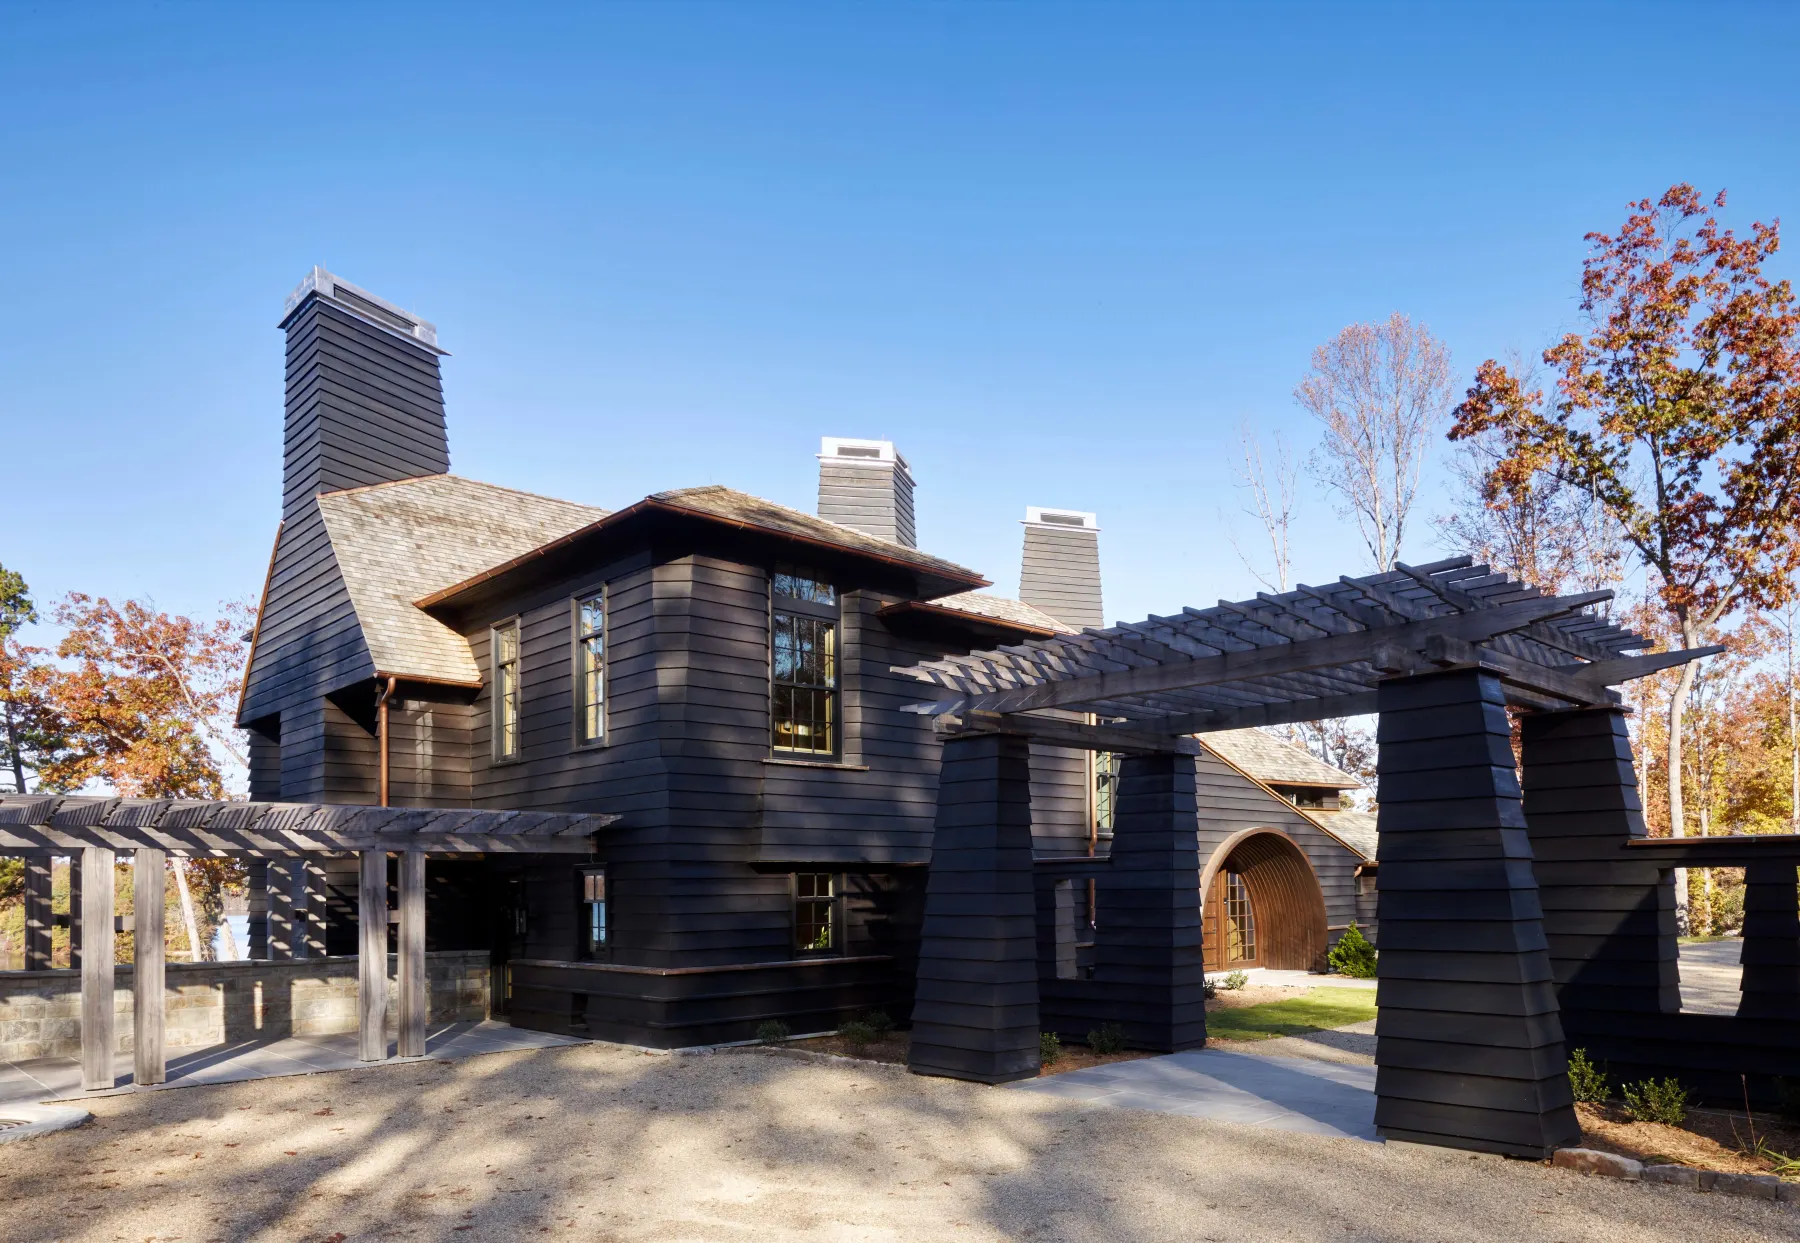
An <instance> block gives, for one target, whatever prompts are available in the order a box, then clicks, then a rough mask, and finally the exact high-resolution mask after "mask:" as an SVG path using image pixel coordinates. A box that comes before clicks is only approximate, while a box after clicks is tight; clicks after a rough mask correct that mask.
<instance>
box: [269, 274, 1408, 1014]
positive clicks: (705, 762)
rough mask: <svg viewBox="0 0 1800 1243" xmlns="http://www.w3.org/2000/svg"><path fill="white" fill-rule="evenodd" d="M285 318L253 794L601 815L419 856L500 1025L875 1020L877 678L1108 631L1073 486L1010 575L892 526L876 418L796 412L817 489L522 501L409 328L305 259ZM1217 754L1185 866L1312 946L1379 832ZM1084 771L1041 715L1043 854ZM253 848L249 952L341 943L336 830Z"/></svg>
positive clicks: (910, 856) (889, 960) (888, 699)
mask: <svg viewBox="0 0 1800 1243" xmlns="http://www.w3.org/2000/svg"><path fill="white" fill-rule="evenodd" d="M281 326H282V327H283V328H284V329H285V331H286V333H287V398H286V435H285V442H284V443H285V456H284V466H285V468H284V480H283V497H282V520H281V526H280V529H279V532H278V534H277V537H276V542H275V550H274V555H273V558H272V560H271V563H270V568H269V577H268V582H267V585H266V588H265V591H264V594H263V600H262V606H261V609H260V612H259V616H258V620H257V626H256V631H255V635H254V640H253V644H252V653H251V658H250V666H249V671H248V674H247V676H246V679H245V685H244V690H243V698H242V703H241V707H240V711H239V722H240V724H241V725H243V726H244V727H245V728H246V729H248V730H249V731H251V736H252V743H253V745H252V751H251V775H250V780H251V796H252V797H253V798H257V799H269V800H286V801H307V802H327V803H363V804H385V805H394V806H444V807H473V808H483V809H519V810H540V811H584V812H585V811H592V812H604V813H608V814H613V815H617V816H618V817H619V819H618V820H617V822H616V823H614V824H612V825H611V826H610V827H608V828H607V829H605V830H604V831H602V832H601V833H600V834H599V835H598V836H597V838H596V845H595V851H594V855H593V857H592V859H591V860H585V861H580V862H571V860H570V859H568V858H567V857H566V856H565V857H536V856H533V855H531V854H527V853H518V854H509V855H505V856H500V855H490V856H489V857H487V858H485V859H478V860H474V861H470V860H467V859H462V860H449V859H445V860H432V861H431V863H430V865H429V868H428V871H427V886H428V918H427V929H428V936H429V939H430V943H431V947H432V948H434V949H435V948H444V949H453V948H460V949H470V948H487V949H489V950H490V951H491V952H492V953H493V955H494V958H495V961H496V964H499V965H503V966H504V972H503V974H502V977H501V978H504V979H505V980H506V981H507V986H506V988H505V989H504V990H503V995H497V996H496V998H495V1004H496V1007H497V1008H504V1010H505V1011H506V1013H508V1014H509V1015H510V1017H511V1020H512V1021H513V1022H514V1023H517V1024H520V1025H523V1026H530V1027H535V1028H541V1029H545V1030H551V1031H559V1032H570V1033H585V1034H591V1035H594V1036H601V1037H608V1038H615V1039H623V1040H629V1041H634V1042H640V1043H645V1044H652V1045H658V1046H675V1045H685V1044H696V1043H706V1042H712V1041H720V1040H733V1039H744V1038H748V1037H749V1036H751V1035H752V1034H753V1033H754V1032H755V1030H756V1028H757V1026H758V1025H759V1024H760V1023H762V1022H764V1021H766V1020H770V1019H778V1020H780V1021H782V1022H784V1023H786V1024H787V1025H788V1026H789V1027H790V1028H792V1029H794V1030H797V1031H805V1030H819V1029H824V1028H829V1027H833V1026H835V1025H836V1024H837V1023H838V1022H839V1021H841V1020H842V1019H843V1018H845V1017H847V1016H849V1015H851V1014H853V1013H855V1012H858V1011H860V1010H863V1009H867V1008H873V1007H881V1008H885V1009H887V1010H888V1011H889V1012H890V1013H891V1014H892V1015H893V1017H895V1018H896V1019H898V1020H901V1021H904V1020H905V1017H906V1015H907V1013H908V1011H909V1009H910V1005H911V997H912V975H913V967H914V961H915V959H916V956H917V951H918V942H919V931H920V923H921V919H922V906H923V900H924V892H925V878H926V871H927V866H928V864H929V862H930V856H931V841H932V829H933V817H934V814H935V810H936V794H937V774H938V765H939V762H940V750H941V744H940V742H939V739H938V736H937V735H936V733H934V729H933V723H932V721H931V720H930V718H928V717H925V716H921V715H917V714H913V713H908V712H905V711H902V709H903V708H904V707H905V706H906V705H908V704H911V703H914V702H916V701H917V700H918V698H919V694H918V692H919V687H918V683H917V682H915V681H913V680H911V679H910V678H905V677H901V676H899V675H897V674H896V673H895V672H894V670H895V669H896V668H902V667H906V666H911V665H916V664H918V663H919V662H921V661H926V660H931V659H935V658H938V657H940V656H943V655H947V654H963V653H967V652H970V651H974V650H981V649H989V648H993V647H996V646H999V645H1004V644H1012V643H1018V642H1021V641H1023V640H1026V639H1032V638H1043V637H1047V636H1050V635H1053V634H1056V633H1059V632H1067V631H1072V630H1078V629H1080V628H1081V627H1084V626H1091V625H1098V624H1100V623H1101V621H1102V614H1101V600H1100V583H1099V562H1098V543H1097V526H1096V524H1095V522H1094V518H1093V515H1091V514H1085V513H1080V512H1077V511H1062V510H1047V509H1037V508H1034V509H1032V510H1031V511H1029V512H1028V515H1027V520H1026V529H1025V539H1024V567H1023V569H1024V573H1023V576H1022V581H1023V584H1024V590H1023V591H1022V593H1021V594H1023V595H1024V596H1025V597H1026V598H1025V600H1023V601H1019V600H1008V599H1004V598H1001V597H998V596H994V595H990V594H988V593H985V592H983V591H981V590H980V589H981V588H984V587H986V586H988V583H987V580H985V579H984V578H983V577H982V576H981V575H980V574H978V573H976V572H975V571H973V570H969V569H966V568H964V567H962V566H959V565H956V564H954V563H952V562H950V561H946V560H944V559H942V558H940V557H934V556H931V555H929V554H927V553H925V552H922V551H920V550H919V549H918V548H917V547H916V546H915V537H914V530H915V524H914V509H913V478H912V473H911V468H910V466H909V465H908V464H907V463H906V461H905V459H904V458H903V457H901V456H900V455H899V454H898V453H897V452H896V451H895V449H894V446H893V445H891V444H889V443H887V442H884V441H863V440H848V439H841V438H826V439H825V440H824V441H823V443H822V446H821V452H820V455H819V456H820V476H819V514H818V515H817V516H815V515H812V514H806V513H802V512H799V511H796V510H793V509H789V508H787V507H784V506H781V505H776V504H773V503H771V502H769V501H765V500H762V499H759V498H757V497H755V496H751V495H747V494H745V493H742V492H737V491H734V490H732V489H730V488H725V487H717V486H711V487H694V488H683V489H677V490H673V491H663V492H656V493H653V494H651V495H649V496H646V497H644V498H643V499H641V500H638V501H636V502H634V503H632V504H629V505H626V506H624V507H622V508H619V509H616V510H611V511H609V510H605V509H599V508H595V507H592V506H587V505H579V504H574V503H571V502H567V501H560V500H553V499H550V498H547V497H541V496H533V495H529V494H526V493H521V492H516V491H512V490H510V489H506V488H500V487H495V486H493V485H490V484H484V483H478V482H476V481H473V480H469V479H464V478H460V477H458V476H455V475H452V474H450V473H448V472H449V468H450V455H449V440H448V433H447V428H446V422H445V415H444V399H443V389H442V385H441V381H440V374H439V362H438V360H439V358H440V356H441V355H442V354H443V351H442V350H440V349H439V348H438V345H437V334H436V330H435V328H433V326H432V325H430V324H429V323H426V322H424V321H422V320H420V319H418V317H416V316H414V315H412V314H411V313H410V312H406V311H403V310H401V309H400V308H399V307H397V306H395V305H393V304H391V303H389V302H387V301H385V300H383V299H381V298H379V297H376V296H375V295H374V294H371V293H369V292H368V291H367V290H362V289H358V288H356V287H355V286H352V285H349V284H347V283H346V282H343V281H341V280H339V279H338V278H336V277H335V276H333V275H332V274H331V273H329V272H326V271H324V270H323V269H314V270H313V272H312V273H311V274H310V275H309V276H308V277H307V279H306V280H305V281H304V282H303V283H302V284H301V285H300V287H299V288H298V289H296V290H295V291H294V293H293V294H292V295H291V296H290V297H289V299H288V304H287V308H286V313H285V315H284V318H283V319H282V321H281ZM1277 745H1279V744H1277ZM1218 755H1219V758H1218V759H1217V761H1216V762H1209V764H1208V765H1207V768H1206V771H1207V773H1208V774H1209V775H1210V777H1211V778H1212V780H1213V784H1212V785H1211V786H1210V787H1209V789H1212V790H1214V791H1215V792H1216V793H1217V799H1216V800H1215V802H1214V805H1210V806H1208V807H1205V808H1203V809H1202V815H1201V828H1200V831H1201V834H1202V838H1203V841H1202V846H1203V850H1202V856H1201V857H1202V859H1209V858H1213V857H1214V856H1217V858H1216V859H1214V863H1213V864H1212V865H1210V866H1211V867H1212V869H1213V871H1214V872H1216V873H1217V874H1218V875H1219V876H1221V877H1224V878H1225V879H1224V880H1223V881H1219V882H1213V881H1210V879H1209V883H1213V884H1214V885H1215V887H1216V886H1217V885H1219V884H1223V885H1224V886H1225V889H1224V890H1223V892H1225V893H1226V894H1227V897H1226V898H1225V899H1224V900H1223V901H1224V902H1225V903H1227V904H1229V903H1230V902H1233V901H1236V899H1234V898H1232V897H1231V896H1230V895H1231V894H1232V893H1234V892H1236V890H1234V889H1233V885H1234V884H1236V885H1237V886H1238V887H1239V888H1241V889H1242V890H1243V894H1244V898H1243V901H1241V902H1239V903H1238V907H1237V908H1234V909H1238V910H1240V914H1241V915H1242V918H1243V919H1245V920H1248V919H1250V918H1256V919H1260V920H1261V921H1262V922H1261V924H1260V925H1259V927H1260V928H1261V929H1262V930H1263V931H1261V933H1260V934H1259V937H1260V939H1259V940H1258V942H1257V946H1256V947H1255V948H1254V950H1253V953H1255V954H1258V955H1261V957H1259V958H1257V959H1256V961H1258V962H1259V963H1265V962H1266V963H1267V964H1269V965H1311V964H1312V962H1313V960H1316V959H1317V958H1319V957H1320V956H1322V954H1323V945H1324V940H1323V938H1324V937H1325V936H1326V935H1328V932H1329V930H1330V929H1334V928H1337V927H1339V926H1341V925H1343V924H1345V923H1347V922H1348V919H1349V918H1350V917H1351V916H1353V915H1354V913H1355V906H1356V900H1357V899H1356V894H1355V883H1356V882H1355V880H1354V873H1355V870H1356V868H1357V867H1358V866H1360V865H1362V864H1363V863H1364V862H1365V860H1366V859H1367V858H1369V857H1372V854H1373V850H1372V847H1370V848H1368V849H1367V850H1364V849H1363V848H1361V847H1358V846H1355V845H1353V844H1352V842H1351V839H1350V838H1349V837H1348V836H1347V835H1346V834H1344V833H1342V832H1337V831H1334V830H1333V829H1332V828H1331V827H1330V826H1329V824H1328V823H1326V819H1327V818H1326V816H1325V815H1324V812H1326V811H1327V810H1328V808H1327V807H1326V805H1325V802H1320V803H1319V804H1318V805H1317V806H1314V805H1312V804H1311V803H1310V802H1308V801H1306V800H1304V799H1301V798H1300V797H1299V796H1287V795H1285V794H1284V792H1285V791H1286V790H1287V786H1285V785H1283V784H1281V783H1278V782H1274V781H1272V780H1270V779H1269V778H1268V776H1267V775H1266V774H1264V775H1262V776H1259V775H1258V772H1259V770H1258V769H1257V768H1256V765H1255V764H1253V763H1252V764H1249V765H1248V766H1246V765H1245V764H1244V762H1243V760H1242V756H1241V755H1240V756H1239V758H1238V759H1236V760H1234V759H1233V758H1232V756H1231V754H1230V753H1229V750H1228V749H1227V750H1221V751H1220V752H1219V753H1218ZM1320 767H1323V766H1320ZM1326 772H1327V774H1329V775H1328V776H1326V777H1325V778H1324V779H1323V780H1310V781H1309V780H1300V781H1297V782H1293V783H1289V784H1291V785H1293V787H1294V788H1295V789H1303V788H1304V789H1319V790H1322V791H1323V793H1322V794H1321V795H1320V797H1321V799H1324V800H1328V801H1329V802H1330V803H1332V804H1335V801H1336V797H1337V790H1338V789H1339V788H1342V787H1343V786H1345V785H1353V784H1354V782H1353V781H1347V780H1344V779H1343V775H1342V774H1339V773H1337V772H1336V770H1330V769H1327V770H1326ZM1311 776H1312V777H1313V778H1318V776H1319V774H1317V773H1313V774H1311ZM1108 780H1109V773H1108V764H1107V761H1106V759H1105V758H1102V759H1100V760H1098V761H1096V760H1095V758H1094V757H1092V756H1091V755H1090V754H1089V753H1088V752H1087V751H1076V750H1064V749H1061V748H1057V747H1052V746H1045V745H1040V744H1036V743H1034V744H1033V746H1032V751H1031V785H1032V798H1033V839H1034V844H1035V846H1036V848H1037V850H1038V852H1039V853H1040V854H1043V855H1054V856H1070V855H1082V854H1091V853H1096V852H1098V853H1104V852H1105V848H1106V840H1105V834H1104V828H1105V820H1106V803H1107V793H1108ZM1334 783H1336V784H1334ZM1309 797H1310V796H1309ZM1246 830H1249V832H1246ZM1215 839H1216V840H1215ZM1221 849H1224V850H1225V853H1224V854H1219V850H1221ZM1334 851H1335V853H1334ZM1284 852H1285V853H1284ZM1359 852H1360V853H1359ZM1296 858H1299V859H1300V860H1301V863H1300V864H1298V865H1297V864H1296V863H1295V859H1296ZM1308 864H1310V869H1311V872H1310V873H1308V875H1310V876H1311V877H1312V879H1311V884H1312V886H1313V889H1312V891H1311V897H1308V895H1307V894H1306V893H1305V892H1303V890H1304V886H1303V885H1301V881H1302V880H1303V879H1305V877H1303V872H1304V871H1305V868H1306V867H1307V865H1308ZM255 868H256V870H255V871H254V872H253V877H252V879H253V895H252V942H253V947H252V953H253V955H255V956H263V955H267V956H271V957H284V956H310V955H316V954H321V953H347V952H354V947H355V945H356V937H357V930H356V927H355V914H354V912H355V905H354V901H353V895H354V892H355V887H356V865H355V862H354V860H337V859H333V858H329V857H320V858H312V859H307V860H305V861H301V862H296V863H286V862H280V861H277V860H270V861H269V862H267V863H266V864H257V865H255ZM1209 877H1210V874H1209ZM1232 877H1237V878H1239V879H1238V881H1237V882H1234V881H1233V880H1232V879H1231V878H1232ZM1297 887H1298V888H1297ZM1297 895H1298V896H1297ZM1246 904H1247V905H1246ZM1251 907H1254V909H1255V915H1254V917H1252V916H1250V915H1249V914H1247V912H1248V911H1249V910H1250V908H1251ZM1315 907H1317V911H1315V909H1314V908H1315ZM1218 909H1219V910H1220V911H1223V910H1224V907H1223V906H1220V907H1219V908H1218ZM1315 914H1317V915H1318V918H1316V919H1315V918H1313V916H1314V915H1315ZM1296 921H1298V922H1296ZM1309 921H1310V922H1309ZM1290 924H1292V925H1293V926H1294V928H1296V929H1298V930H1297V931H1291V932H1290V931H1284V929H1286V928H1288V926H1289V925H1290ZM1241 941H1242V938H1241V936H1240V938H1239V943H1240V946H1241ZM1228 942H1229V939H1228V937H1227V936H1226V934H1225V933H1223V932H1221V934H1220V939H1219V944H1221V945H1224V944H1227V943H1228ZM1264 947H1267V948H1264ZM1301 959H1306V960H1307V961H1306V962H1304V963H1303V962H1301Z"/></svg>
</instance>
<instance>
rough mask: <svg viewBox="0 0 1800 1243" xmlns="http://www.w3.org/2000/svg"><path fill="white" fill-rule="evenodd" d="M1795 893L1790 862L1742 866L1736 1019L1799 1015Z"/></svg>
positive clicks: (1799, 928) (1799, 894) (1799, 921)
mask: <svg viewBox="0 0 1800 1243" xmlns="http://www.w3.org/2000/svg"><path fill="white" fill-rule="evenodd" d="M1797 899H1800V891H1797V890H1796V889H1795V871H1794V865H1793V864H1792V863H1781V862H1772V863H1752V864H1749V865H1748V866H1746V867H1745V868H1744V946H1743V949H1741V950H1740V951H1739V953H1740V954H1741V955H1742V956H1743V957H1742V961H1743V964H1744V974H1743V979H1742V980H1741V981H1739V983H1738V988H1739V990H1740V992H1741V993H1742V996H1741V997H1740V999H1739V1001H1738V1009H1737V1012H1738V1017H1739V1018H1746V1019H1800V901H1797Z"/></svg>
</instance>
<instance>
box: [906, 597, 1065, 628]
mask: <svg viewBox="0 0 1800 1243" xmlns="http://www.w3.org/2000/svg"><path fill="white" fill-rule="evenodd" d="M881 612H882V616H884V617H885V616H887V615H888V614H890V613H897V612H906V613H936V614H940V615H943V614H951V615H956V614H960V615H962V616H964V617H969V618H974V619H977V620H979V621H984V622H989V623H993V624H997V625H1000V626H1005V627H1007V628H1009V629H1013V630H1018V631H1020V632H1022V633H1024V634H1027V635H1033V636H1038V637H1048V636H1050V635H1053V634H1069V633H1071V631H1070V628H1069V627H1067V626H1065V625H1063V624H1062V623H1061V622H1060V621H1058V620H1056V618H1054V617H1052V616H1050V614H1048V613H1046V612H1044V611H1043V610H1042V609H1036V608H1033V607H1031V605H1029V604H1026V603H1025V602H1024V601H1022V600H1009V599H1007V598H1006V597H1005V596H994V595H989V594H988V593H987V592H985V591H959V592H957V593H956V594H955V595H952V596H939V597H938V598H937V599H936V600H906V601H902V602H901V603H899V604H890V605H888V606H887V607H886V608H884V609H882V610H881Z"/></svg>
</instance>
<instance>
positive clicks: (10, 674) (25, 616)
mask: <svg viewBox="0 0 1800 1243" xmlns="http://www.w3.org/2000/svg"><path fill="white" fill-rule="evenodd" d="M37 619H38V616H37V608H36V606H35V605H34V604H33V603H32V599H31V590H30V588H29V587H28V586H27V585H26V583H25V580H24V578H23V577H21V576H20V575H19V574H18V572H17V571H14V570H9V569H7V568H6V567H5V566H0V770H3V771H4V772H5V774H6V776H7V778H8V779H9V780H10V781H11V783H12V791H13V793H15V794H25V793H27V792H28V791H29V785H28V778H27V774H30V777H31V778H33V779H36V781H37V783H38V787H39V788H40V789H42V788H45V782H44V779H43V769H44V768H45V767H46V766H53V765H54V763H55V761H56V760H57V758H58V757H59V756H61V755H62V754H63V753H64V752H65V751H66V750H67V739H66V737H65V733H66V731H65V728H64V723H63V721H62V718H61V715H60V713H59V712H58V711H57V708H56V703H55V699H54V695H53V693H52V692H53V689H54V683H55V670H54V669H52V668H51V667H50V665H49V663H48V658H49V655H50V653H49V652H48V651H47V650H46V649H44V648H41V647H35V646H33V645H31V644H28V643H26V642H24V641H23V640H22V639H21V638H20V637H19V633H18V632H19V630H20V629H21V628H23V627H25V626H28V625H31V624H32V623H34V622H36V621H37ZM48 788H49V789H52V790H57V789H61V788H63V787H61V786H59V785H57V784H56V783H55V782H54V781H52V782H50V783H49V786H48Z"/></svg>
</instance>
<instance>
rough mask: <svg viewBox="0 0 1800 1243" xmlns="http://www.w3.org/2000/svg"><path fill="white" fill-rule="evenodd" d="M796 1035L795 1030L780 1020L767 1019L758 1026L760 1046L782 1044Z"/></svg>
mask: <svg viewBox="0 0 1800 1243" xmlns="http://www.w3.org/2000/svg"><path fill="white" fill-rule="evenodd" d="M793 1034H794V1029H793V1028H791V1027H789V1026H788V1025H787V1024H786V1023H783V1022H782V1021H781V1020H780V1019H765V1020H763V1021H762V1022H761V1023H758V1024H757V1025H756V1041H757V1043H758V1044H780V1043H781V1042H782V1041H783V1040H786V1039H787V1038H788V1037H789V1036H791V1035H793Z"/></svg>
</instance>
